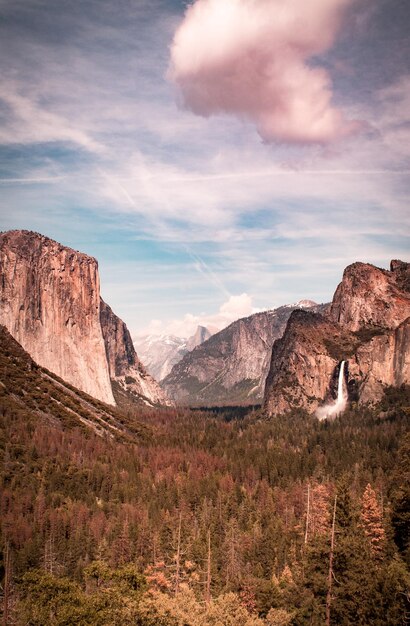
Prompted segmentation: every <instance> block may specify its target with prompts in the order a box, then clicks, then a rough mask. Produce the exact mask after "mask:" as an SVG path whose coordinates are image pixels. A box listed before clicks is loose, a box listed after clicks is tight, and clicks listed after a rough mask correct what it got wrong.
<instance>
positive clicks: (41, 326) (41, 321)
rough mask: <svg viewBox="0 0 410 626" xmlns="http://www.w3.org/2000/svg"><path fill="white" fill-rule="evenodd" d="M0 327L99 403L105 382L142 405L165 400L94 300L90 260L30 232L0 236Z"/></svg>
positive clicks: (118, 324) (117, 324)
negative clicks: (116, 385)
mask: <svg viewBox="0 0 410 626" xmlns="http://www.w3.org/2000/svg"><path fill="white" fill-rule="evenodd" d="M0 324H3V325H4V326H5V327H6V328H7V329H8V331H9V332H10V334H11V335H12V336H13V337H14V338H15V339H16V340H17V341H18V342H19V343H20V344H21V345H22V346H23V348H24V349H25V350H26V351H27V352H28V353H29V354H30V356H31V357H32V358H33V359H34V361H36V362H37V363H38V364H39V365H41V366H43V367H46V368H47V369H49V370H50V371H52V372H53V373H55V374H57V375H58V376H60V377H61V378H63V379H64V380H65V381H66V382H68V383H70V384H72V385H74V386H75V387H77V388H78V389H81V390H82V391H85V392H86V393H88V394H89V395H90V396H93V397H94V398H97V399H98V400H102V401H103V402H106V403H107V404H113V405H114V404H115V400H114V396H113V391H112V385H111V380H110V379H112V380H115V381H116V382H117V383H119V384H120V385H121V386H122V387H123V388H125V389H126V390H127V391H128V392H130V393H132V394H133V395H134V396H137V397H138V399H139V400H141V402H143V403H145V404H152V405H154V404H166V403H167V401H166V398H165V395H164V393H163V391H162V390H161V388H160V387H159V385H158V383H156V382H155V381H154V379H153V378H151V376H149V375H148V374H147V372H146V371H145V369H144V367H143V365H142V364H141V363H140V361H139V359H138V357H137V355H136V352H135V349H134V346H133V344H132V341H131V337H130V334H129V332H128V329H127V327H126V325H125V324H124V322H122V321H121V320H120V319H119V318H118V317H117V316H116V315H114V313H113V312H112V310H111V309H110V307H109V306H108V305H107V304H105V302H103V300H101V298H100V281H99V275H98V264H97V261H96V260H95V259H93V258H92V257H89V256H87V255H86V254H82V253H80V252H76V251H75V250H71V249H70V248H66V247H64V246H62V245H61V244H59V243H57V242H55V241H52V240H51V239H48V238H47V237H44V236H42V235H39V234H38V233H32V232H29V231H10V232H6V233H0Z"/></svg>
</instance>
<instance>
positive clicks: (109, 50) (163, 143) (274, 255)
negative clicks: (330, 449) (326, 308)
mask: <svg viewBox="0 0 410 626" xmlns="http://www.w3.org/2000/svg"><path fill="white" fill-rule="evenodd" d="M0 16H1V19H0V67H1V83H0V118H1V123H0V230H9V229H27V230H34V231H37V232H40V233H42V234H44V235H47V236H49V237H51V238H53V239H56V240H57V241H59V242H61V243H62V244H64V245H67V246H70V247H72V248H75V249H77V250H81V251H82V252H86V253H87V254H90V255H92V256H95V257H96V258H97V259H98V261H99V268H100V277H101V289H102V296H103V298H104V299H105V300H106V301H107V302H108V303H109V304H110V306H111V307H112V308H113V310H114V311H115V312H116V313H117V314H118V315H119V316H120V317H121V318H122V319H123V320H124V321H125V322H126V323H127V325H128V327H129V328H130V330H131V332H132V334H133V335H134V336H136V335H137V334H141V333H142V334H143V333H148V332H154V333H167V332H172V333H174V334H178V335H181V336H188V335H190V334H192V333H193V331H194V330H195V327H196V325H197V324H198V323H203V324H212V325H213V326H217V327H222V326H224V325H226V324H228V323H230V322H231V321H233V320H234V319H236V318H238V317H242V316H245V315H249V314H251V313H252V312H255V311H258V310H263V309H269V308H274V307H277V306H280V305H282V304H286V303H293V302H296V301H298V300H300V299H302V298H303V299H304V298H309V299H312V300H315V301H316V302H326V301H329V300H330V299H331V297H332V295H333V293H334V290H335V288H336V286H337V284H338V282H339V281H340V279H341V277H342V273H343V269H344V268H345V267H346V266H347V265H349V264H350V263H353V262H355V261H364V262H370V263H374V264H376V265H378V266H380V267H388V264H389V261H390V259H392V258H402V259H406V258H407V259H408V256H409V255H408V252H409V234H410V228H409V221H410V219H409V218H410V211H409V206H410V204H409V151H410V67H409V63H410V61H409V59H410V49H409V48H410V46H409V25H410V3H409V2H408V1H407V0H195V1H194V2H189V3H188V2H182V1H179V0H116V2H114V1H112V0H64V1H60V2H55V0H0Z"/></svg>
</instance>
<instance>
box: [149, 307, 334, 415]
mask: <svg viewBox="0 0 410 626" xmlns="http://www.w3.org/2000/svg"><path fill="white" fill-rule="evenodd" d="M297 306H298V305H292V306H283V307H280V308H278V309H275V310H272V311H264V312H262V313H255V314H254V315H251V316H249V317H246V318H243V319H240V320H237V321H236V322H233V323H232V324H231V325H230V326H228V327H227V328H225V329H224V330H221V331H220V332H219V333H216V334H215V335H212V337H210V338H209V339H208V340H207V341H205V342H204V343H202V344H201V345H200V346H198V347H197V348H195V349H194V350H193V351H192V352H189V353H188V354H186V355H185V356H184V358H183V359H182V360H181V361H180V362H179V363H177V364H176V365H174V367H173V368H172V370H171V372H170V374H169V375H168V376H167V377H166V378H165V379H164V380H163V381H162V383H161V385H162V386H163V388H164V389H165V390H166V392H167V394H168V395H169V396H170V397H171V398H173V399H174V400H175V401H177V402H179V403H183V404H191V405H201V404H215V405H216V404H238V403H257V402H260V401H261V400H262V398H263V389H264V384H265V378H266V375H267V373H268V369H269V365H270V357H271V351H272V345H273V342H274V341H275V339H277V338H278V337H281V335H282V333H283V332H284V330H285V327H286V323H287V321H288V319H289V316H290V314H291V312H292V311H293V310H295V308H297ZM300 306H306V307H309V308H311V307H316V308H315V310H318V309H320V310H322V308H323V307H324V306H327V305H315V303H314V302H305V303H304V304H300Z"/></svg>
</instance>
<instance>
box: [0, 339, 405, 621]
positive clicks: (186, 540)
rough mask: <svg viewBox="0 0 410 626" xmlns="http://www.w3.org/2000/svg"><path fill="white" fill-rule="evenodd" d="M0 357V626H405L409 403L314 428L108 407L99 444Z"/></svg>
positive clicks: (28, 373) (352, 413)
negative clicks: (108, 423)
mask: <svg viewBox="0 0 410 626" xmlns="http://www.w3.org/2000/svg"><path fill="white" fill-rule="evenodd" d="M2 339H3V341H2V350H1V362H0V369H1V381H2V383H1V385H0V419H1V442H0V445H1V454H2V465H1V519H2V527H1V533H2V535H1V546H2V554H1V558H2V561H1V572H0V575H1V585H2V594H3V603H2V604H3V615H2V619H3V624H5V625H12V624H13V625H14V624H16V625H21V626H23V625H31V626H45V625H48V624H50V625H58V626H63V625H66V626H69V625H72V624H78V625H84V626H85V625H96V626H98V625H101V626H102V625H111V624H118V625H127V624H136V625H139V626H207V625H210V626H225V625H226V626H263V625H266V626H286V625H295V626H302V625H308V624H313V625H323V624H333V625H346V626H347V625H350V624H357V625H370V624H372V625H375V626H378V625H380V626H385V625H387V624H388V625H396V624H397V625H401V624H403V625H404V624H407V623H409V619H410V606H409V588H410V577H409V569H408V568H409V565H410V548H409V523H410V435H409V434H408V424H409V418H410V389H409V387H404V386H403V387H402V388H400V389H388V390H387V391H386V394H385V397H384V399H383V401H382V402H381V403H380V404H379V405H377V406H375V407H372V408H371V407H367V408H366V407H365V408H363V407H357V406H352V407H351V408H350V409H349V410H348V411H346V412H345V413H344V414H343V415H342V416H340V417H339V418H337V419H335V420H333V421H323V422H319V421H318V420H317V419H316V418H315V417H314V416H310V415H308V414H306V413H304V412H303V411H294V412H293V413H292V414H289V415H286V416H280V417H274V418H269V419H267V418H266V417H265V416H264V414H263V412H262V410H261V409H259V408H249V409H244V408H243V407H238V408H235V407H231V408H229V409H224V410H221V409H220V410H212V409H208V410H205V409H204V410H195V411H192V410H188V409H172V408H168V409H143V408H138V407H136V406H133V405H132V404H129V405H127V404H125V403H124V402H123V403H122V408H121V409H116V413H115V414H114V413H113V415H112V416H111V417H110V416H108V417H106V418H105V419H106V420H108V421H109V419H110V420H111V426H112V431H109V430H108V429H105V430H104V429H97V428H95V429H93V428H90V423H91V422H92V420H93V419H94V418H93V416H92V414H91V413H90V410H89V413H88V414H87V416H84V419H83V421H81V420H79V419H77V418H74V416H75V415H78V412H79V411H80V408H79V406H80V405H79V404H78V406H77V405H76V404H75V402H77V400H75V399H74V398H72V397H71V399H70V400H68V399H67V396H65V400H64V397H63V396H62V395H58V394H59V393H60V394H61V393H62V392H61V389H60V390H58V388H57V387H56V385H55V384H54V383H55V381H54V382H53V380H51V379H50V380H49V379H48V378H47V377H46V374H45V373H44V370H41V368H38V367H36V366H35V365H34V364H33V363H32V362H31V360H30V359H29V357H28V356H27V355H26V353H24V351H22V349H21V348H19V347H17V346H18V344H15V342H12V341H8V340H7V338H6V337H3V338H2ZM68 405H69V406H68ZM76 406H77V408H76ZM90 406H91V405H90ZM95 406H96V408H95V410H96V411H102V407H101V406H100V405H98V404H96V405H95ZM95 423H97V422H95ZM100 423H101V419H100ZM121 425H122V426H121ZM114 431H116V432H115V433H114ZM113 433H114V434H113Z"/></svg>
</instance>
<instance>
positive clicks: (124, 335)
mask: <svg viewBox="0 0 410 626" xmlns="http://www.w3.org/2000/svg"><path fill="white" fill-rule="evenodd" d="M100 320H101V328H102V334H103V337H104V342H105V350H106V354H107V361H108V369H109V373H110V377H111V379H112V380H114V381H115V382H117V383H118V384H119V385H121V387H122V388H123V389H125V390H126V391H128V392H129V393H132V394H133V395H134V396H137V397H138V398H141V400H142V401H143V402H144V403H145V404H150V405H167V404H170V402H169V401H168V399H167V397H166V395H165V393H164V392H163V390H162V389H161V387H160V386H159V384H158V383H157V382H156V380H154V379H153V378H152V376H150V375H149V374H148V372H147V371H146V369H145V367H144V366H143V365H142V363H141V361H140V360H139V358H138V356H137V353H136V351H135V348H134V344H133V343H132V339H131V335H130V333H129V330H128V328H127V326H126V325H125V324H124V322H123V321H122V320H121V319H120V318H119V317H117V316H116V315H115V313H114V312H113V311H112V309H111V307H109V306H108V304H106V303H105V302H104V300H101V306H100Z"/></svg>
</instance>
